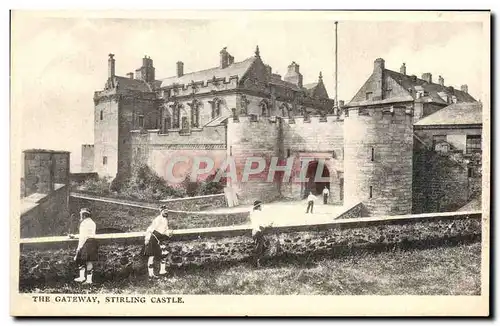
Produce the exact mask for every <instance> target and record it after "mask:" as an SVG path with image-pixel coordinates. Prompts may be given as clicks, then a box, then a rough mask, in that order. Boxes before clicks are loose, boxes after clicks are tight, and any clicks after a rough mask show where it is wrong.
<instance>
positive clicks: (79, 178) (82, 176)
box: [69, 172, 99, 183]
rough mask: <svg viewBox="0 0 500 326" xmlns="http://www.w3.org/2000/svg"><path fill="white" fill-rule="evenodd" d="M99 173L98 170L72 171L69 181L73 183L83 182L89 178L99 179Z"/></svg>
mask: <svg viewBox="0 0 500 326" xmlns="http://www.w3.org/2000/svg"><path fill="white" fill-rule="evenodd" d="M97 179H99V175H98V174H97V172H80V173H70V174H69V181H71V182H73V183H83V182H85V181H87V180H97Z"/></svg>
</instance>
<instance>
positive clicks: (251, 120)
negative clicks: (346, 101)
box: [229, 114, 344, 125]
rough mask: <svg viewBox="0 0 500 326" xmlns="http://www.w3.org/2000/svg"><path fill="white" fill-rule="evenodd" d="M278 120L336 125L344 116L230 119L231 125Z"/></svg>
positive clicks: (274, 121) (290, 122) (291, 122)
mask: <svg viewBox="0 0 500 326" xmlns="http://www.w3.org/2000/svg"><path fill="white" fill-rule="evenodd" d="M278 120H281V121H282V123H283V124H290V125H292V124H320V123H321V124H325V123H336V122H343V120H344V119H343V117H342V116H337V115H334V114H329V115H325V116H320V115H311V116H309V117H304V116H294V117H280V116H271V117H264V116H258V115H240V116H238V119H230V120H229V121H230V122H231V123H235V124H238V123H266V124H269V123H278Z"/></svg>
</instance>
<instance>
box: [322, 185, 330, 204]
mask: <svg viewBox="0 0 500 326" xmlns="http://www.w3.org/2000/svg"><path fill="white" fill-rule="evenodd" d="M328 196H330V190H328V188H327V187H326V186H325V189H323V204H325V205H326V204H328Z"/></svg>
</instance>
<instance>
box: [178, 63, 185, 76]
mask: <svg viewBox="0 0 500 326" xmlns="http://www.w3.org/2000/svg"><path fill="white" fill-rule="evenodd" d="M182 76H184V63H183V62H182V61H177V77H182Z"/></svg>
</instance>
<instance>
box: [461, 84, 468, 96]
mask: <svg viewBox="0 0 500 326" xmlns="http://www.w3.org/2000/svg"><path fill="white" fill-rule="evenodd" d="M460 89H461V90H462V92H464V93H467V94H469V86H467V85H462V86H460Z"/></svg>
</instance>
